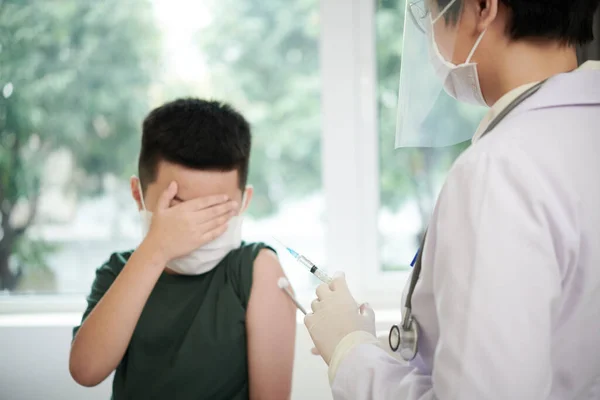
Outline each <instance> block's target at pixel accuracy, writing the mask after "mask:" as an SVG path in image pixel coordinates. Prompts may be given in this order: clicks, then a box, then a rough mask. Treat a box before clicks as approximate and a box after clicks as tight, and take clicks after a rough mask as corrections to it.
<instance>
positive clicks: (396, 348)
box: [388, 316, 419, 361]
mask: <svg viewBox="0 0 600 400" xmlns="http://www.w3.org/2000/svg"><path fill="white" fill-rule="evenodd" d="M388 341H389V344H390V349H392V351H393V352H399V353H400V357H402V359H403V360H404V361H412V360H414V358H415V357H416V356H417V351H418V346H419V328H418V325H417V322H416V321H415V320H414V318H412V316H408V318H405V319H404V321H403V323H402V324H401V325H400V326H398V325H393V326H392V328H391V329H390V335H389V337H388Z"/></svg>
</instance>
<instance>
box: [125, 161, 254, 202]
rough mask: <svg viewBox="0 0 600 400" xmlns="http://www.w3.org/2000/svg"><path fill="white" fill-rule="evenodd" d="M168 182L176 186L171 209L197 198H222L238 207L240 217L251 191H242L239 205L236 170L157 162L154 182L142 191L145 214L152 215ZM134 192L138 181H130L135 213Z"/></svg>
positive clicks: (136, 194) (240, 191) (137, 196)
mask: <svg viewBox="0 0 600 400" xmlns="http://www.w3.org/2000/svg"><path fill="white" fill-rule="evenodd" d="M172 181H175V182H177V194H176V195H175V198H174V199H173V200H172V201H171V207H172V206H175V205H177V204H179V203H181V202H184V201H188V200H193V199H197V198H200V197H206V196H212V195H218V194H225V195H227V196H229V198H230V199H232V200H234V201H236V202H237V203H238V204H240V213H242V212H243V211H245V209H246V208H247V206H248V204H250V199H251V197H252V188H251V187H249V188H246V198H245V204H241V203H242V195H243V193H242V190H240V187H239V181H238V171H237V170H233V171H226V172H222V171H203V170H197V169H191V168H186V167H183V166H181V165H177V164H173V163H170V162H167V161H160V162H159V164H158V168H157V174H156V179H155V180H154V182H152V183H150V184H149V185H147V187H146V195H145V196H144V202H145V205H146V209H147V210H148V211H151V212H154V209H155V207H156V203H157V202H158V199H159V197H160V195H161V194H162V193H163V191H164V190H165V189H166V188H167V187H168V186H169V183H171V182H172ZM138 188H139V186H138V178H135V177H133V178H131V193H132V196H133V198H134V200H136V202H137V204H138V209H140V210H141V209H142V203H141V198H140V196H141V193H140V192H139V189H138Z"/></svg>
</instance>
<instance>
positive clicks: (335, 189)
mask: <svg viewBox="0 0 600 400" xmlns="http://www.w3.org/2000/svg"><path fill="white" fill-rule="evenodd" d="M375 1H376V0H320V2H319V4H320V32H321V34H320V38H319V46H320V62H321V68H320V74H321V93H322V99H321V104H322V108H321V115H322V121H323V122H322V123H323V126H322V141H321V149H322V150H321V153H322V166H323V167H322V168H323V172H322V173H323V192H324V196H325V210H326V218H327V219H326V222H325V229H326V232H325V241H326V243H325V246H326V260H327V261H326V268H327V269H328V270H329V271H331V272H333V271H336V270H343V271H345V272H346V276H347V279H348V282H349V284H350V286H351V288H352V290H353V292H354V293H355V296H356V298H357V299H358V300H359V301H368V302H369V303H370V304H371V305H373V306H374V307H376V308H378V309H381V308H388V309H400V308H401V307H400V305H401V293H402V290H403V286H404V284H405V282H406V280H407V279H408V276H409V272H391V271H383V269H382V268H381V260H380V257H379V240H378V237H379V227H378V217H379V211H380V199H379V194H380V179H379V178H380V176H379V164H380V156H379V145H378V144H379V131H378V123H377V118H378V115H377V87H378V82H377V59H376V46H377V43H376V34H375V32H376V31H375V11H376V9H375ZM399 40H400V39H399ZM398 72H399V71H398ZM84 309H85V300H84V295H83V294H82V295H53V296H45V295H27V296H21V295H17V296H0V314H3V313H31V312H36V313H39V312H44V313H47V312H57V311H58V312H82V311H83V310H84Z"/></svg>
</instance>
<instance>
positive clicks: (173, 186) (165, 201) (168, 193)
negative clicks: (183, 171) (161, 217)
mask: <svg viewBox="0 0 600 400" xmlns="http://www.w3.org/2000/svg"><path fill="white" fill-rule="evenodd" d="M176 194H177V183H176V182H175V181H173V182H171V183H169V186H167V188H166V189H165V190H164V191H163V192H162V193H161V195H160V197H159V198H158V203H156V208H157V209H158V210H166V209H167V208H169V204H171V200H173V197H175V195H176Z"/></svg>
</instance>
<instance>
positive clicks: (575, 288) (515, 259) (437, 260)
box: [332, 64, 600, 400]
mask: <svg viewBox="0 0 600 400" xmlns="http://www.w3.org/2000/svg"><path fill="white" fill-rule="evenodd" d="M590 66H593V67H594V68H589V67H590ZM598 67H599V65H598V64H594V65H591V64H589V65H588V68H587V69H586V70H578V71H575V72H572V73H570V74H563V75H560V76H557V77H554V78H553V79H551V80H550V81H548V82H547V83H546V84H545V85H544V86H543V87H542V88H541V89H540V91H539V92H538V93H537V94H536V95H535V96H533V97H531V98H530V99H528V100H526V101H525V102H524V103H523V104H521V105H520V106H519V107H518V108H517V109H516V110H515V111H513V112H512V113H511V114H510V115H509V116H508V117H507V118H506V119H505V120H504V121H503V122H502V123H501V124H500V125H498V127H497V128H496V129H495V130H493V131H492V132H490V133H489V134H488V135H487V136H485V137H483V138H481V140H478V141H475V143H474V145H473V146H471V148H469V149H468V150H467V151H465V153H464V154H462V155H461V156H460V157H459V159H458V160H457V162H456V163H455V165H454V166H453V167H452V169H451V171H450V173H449V175H448V179H447V182H446V184H445V185H444V188H443V189H442V192H441V194H440V197H439V199H438V203H437V205H436V208H435V211H434V214H433V216H432V219H431V221H430V225H429V231H428V235H427V241H426V246H425V250H424V253H423V265H422V271H421V277H420V279H419V281H418V283H417V286H416V289H415V292H414V297H413V301H412V304H413V314H414V316H415V318H416V320H417V321H418V324H419V326H420V335H421V337H420V341H419V346H420V347H419V352H418V355H417V358H416V359H415V360H414V361H413V362H412V363H411V364H410V365H406V364H402V363H400V362H398V361H397V360H396V359H394V358H392V357H390V356H389V355H388V354H386V353H385V351H384V350H382V349H381V348H379V347H377V346H376V345H372V344H362V345H359V346H358V347H356V348H354V349H353V350H351V351H350V352H349V354H348V355H347V356H346V357H345V358H344V359H343V361H342V362H341V364H340V365H339V368H338V370H337V373H336V375H335V379H334V381H333V383H332V391H333V395H334V398H335V399H336V400H341V399H347V400H351V399H352V400H366V399H373V400H387V399H394V400H401V399H402V400H416V399H444V400H445V399H461V400H469V399H475V400H486V399H501V400H537V399H552V400H555V399H556V400H558V399H560V400H566V399H569V400H571V399H599V398H600V70H598ZM402 304H403V303H402Z"/></svg>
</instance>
